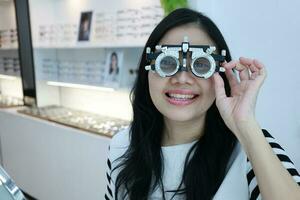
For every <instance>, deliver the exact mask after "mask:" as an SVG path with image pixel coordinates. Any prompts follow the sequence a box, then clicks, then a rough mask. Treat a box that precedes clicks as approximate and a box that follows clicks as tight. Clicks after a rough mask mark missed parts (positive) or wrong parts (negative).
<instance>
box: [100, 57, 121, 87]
mask: <svg viewBox="0 0 300 200" xmlns="http://www.w3.org/2000/svg"><path fill="white" fill-rule="evenodd" d="M122 64H123V52H122V51H109V52H108V53H107V55H106V64H105V76H104V77H105V78H104V85H105V86H108V87H114V88H116V87H119V84H120V72H121V68H122Z"/></svg>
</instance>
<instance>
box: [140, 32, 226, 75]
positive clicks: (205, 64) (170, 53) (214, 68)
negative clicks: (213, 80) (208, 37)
mask: <svg viewBox="0 0 300 200" xmlns="http://www.w3.org/2000/svg"><path fill="white" fill-rule="evenodd" d="M155 49H156V52H151V48H150V47H147V48H146V60H147V61H148V62H150V65H147V66H145V70H151V71H153V72H156V73H158V74H159V75H160V76H161V77H170V76H173V75H175V74H176V73H177V72H178V71H188V66H187V59H188V58H190V60H191V62H190V69H191V71H192V73H193V74H194V75H195V76H196V77H199V78H204V79H208V78H210V77H211V76H212V75H213V74H214V73H215V72H225V69H224V68H223V67H221V66H219V65H218V64H217V62H219V63H221V62H224V61H225V56H226V51H225V50H222V51H221V55H218V54H214V53H213V52H214V51H215V50H216V47H214V46H209V45H190V44H189V42H188V37H184V41H183V42H182V44H181V45H157V46H156V47H155ZM180 55H181V57H182V58H181V59H180ZM152 61H155V63H154V64H151V62H152Z"/></svg>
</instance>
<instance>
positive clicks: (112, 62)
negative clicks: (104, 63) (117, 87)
mask: <svg viewBox="0 0 300 200" xmlns="http://www.w3.org/2000/svg"><path fill="white" fill-rule="evenodd" d="M117 62H118V60H117V57H116V56H115V55H112V56H111V66H112V68H113V69H116V68H117Z"/></svg>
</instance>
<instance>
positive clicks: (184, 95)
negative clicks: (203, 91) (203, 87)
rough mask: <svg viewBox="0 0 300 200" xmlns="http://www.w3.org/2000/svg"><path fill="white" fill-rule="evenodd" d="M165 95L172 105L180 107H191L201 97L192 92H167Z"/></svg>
mask: <svg viewBox="0 0 300 200" xmlns="http://www.w3.org/2000/svg"><path fill="white" fill-rule="evenodd" d="M164 93H165V96H166V99H167V101H168V102H169V103H170V104H172V105H178V106H182V105H189V104H191V103H193V102H194V101H195V100H196V99H197V98H198V96H199V94H197V93H195V92H193V91H191V90H167V91H165V92H164Z"/></svg>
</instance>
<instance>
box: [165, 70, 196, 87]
mask: <svg viewBox="0 0 300 200" xmlns="http://www.w3.org/2000/svg"><path fill="white" fill-rule="evenodd" d="M170 81H171V83H172V84H176V83H178V84H190V85H191V84H194V82H195V77H194V75H193V74H192V72H191V71H190V70H189V71H187V72H186V71H178V72H177V73H176V74H175V75H173V76H171V78H170Z"/></svg>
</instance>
